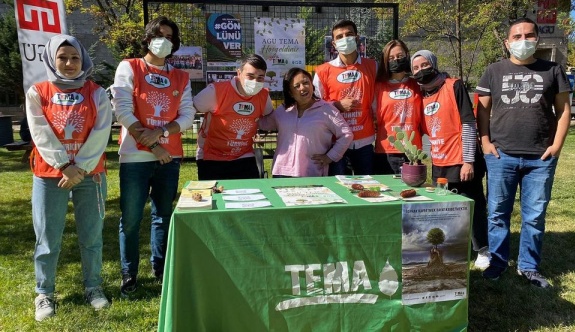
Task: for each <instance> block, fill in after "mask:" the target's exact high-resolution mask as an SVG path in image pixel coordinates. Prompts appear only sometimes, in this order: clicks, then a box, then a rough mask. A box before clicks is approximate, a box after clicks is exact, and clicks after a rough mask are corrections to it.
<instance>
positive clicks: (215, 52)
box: [206, 14, 242, 66]
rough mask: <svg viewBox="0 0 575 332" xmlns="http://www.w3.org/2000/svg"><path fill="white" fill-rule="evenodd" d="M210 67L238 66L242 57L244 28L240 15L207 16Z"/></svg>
mask: <svg viewBox="0 0 575 332" xmlns="http://www.w3.org/2000/svg"><path fill="white" fill-rule="evenodd" d="M206 18H207V21H206V39H207V57H208V59H207V60H208V66H236V65H237V62H236V61H237V60H239V59H240V58H241V57H242V27H241V24H240V18H239V15H236V14H207V15H206Z"/></svg>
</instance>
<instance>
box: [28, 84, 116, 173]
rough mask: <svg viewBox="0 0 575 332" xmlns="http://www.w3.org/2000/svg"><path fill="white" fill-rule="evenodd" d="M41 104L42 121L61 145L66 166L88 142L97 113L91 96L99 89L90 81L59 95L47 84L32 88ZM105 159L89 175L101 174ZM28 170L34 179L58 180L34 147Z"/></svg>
mask: <svg viewBox="0 0 575 332" xmlns="http://www.w3.org/2000/svg"><path fill="white" fill-rule="evenodd" d="M34 86H35V87H36V90H37V91H38V94H39V96H40V100H41V106H42V111H43V113H44V117H45V118H46V120H47V121H48V125H50V128H52V131H53V132H54V135H56V137H57V138H58V140H59V141H60V142H61V143H62V145H63V146H64V148H65V149H66V152H67V153H68V159H69V161H70V163H72V164H73V163H74V157H75V156H76V153H78V151H79V150H80V148H81V147H82V145H83V144H84V143H85V142H86V140H87V139H88V136H89V135H90V132H91V131H92V128H93V127H94V125H95V123H96V118H97V116H98V110H97V109H96V104H95V103H94V98H93V96H94V92H95V91H96V90H97V89H98V88H100V86H98V85H97V84H96V83H94V82H92V81H86V83H85V84H84V86H83V87H81V88H79V89H74V90H66V91H62V90H60V89H59V88H58V87H56V86H55V85H53V84H51V83H50V82H42V83H38V84H35V85H34ZM104 160H105V155H104V154H102V157H100V161H99V162H98V165H97V166H96V168H95V169H94V170H93V171H92V173H91V174H95V173H100V172H104V170H105V169H104ZM31 166H32V171H33V172H34V175H36V176H37V177H48V178H58V177H62V172H61V171H60V170H58V169H55V168H54V167H52V166H50V165H49V164H48V163H47V162H46V161H45V160H44V159H43V158H42V156H41V155H40V153H38V150H37V148H36V147H34V149H33V151H32V158H31Z"/></svg>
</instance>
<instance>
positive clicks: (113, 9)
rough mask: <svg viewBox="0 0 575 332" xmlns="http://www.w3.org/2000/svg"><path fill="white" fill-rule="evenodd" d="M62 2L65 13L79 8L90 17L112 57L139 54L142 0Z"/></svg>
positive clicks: (119, 57)
mask: <svg viewBox="0 0 575 332" xmlns="http://www.w3.org/2000/svg"><path fill="white" fill-rule="evenodd" d="M65 5H66V11H67V12H68V13H71V12H73V11H75V10H79V11H80V12H82V13H87V14H90V15H91V16H92V17H93V18H94V21H95V24H94V33H95V34H97V35H99V36H100V40H101V41H102V42H103V43H104V44H105V45H106V46H107V47H108V48H109V49H110V51H111V53H112V55H113V56H114V57H115V58H116V60H121V59H123V58H130V57H135V56H138V55H140V50H141V46H140V38H141V36H142V35H143V33H144V24H143V17H144V15H143V7H142V6H143V5H142V0H93V1H92V0H65Z"/></svg>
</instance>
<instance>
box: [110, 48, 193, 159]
mask: <svg viewBox="0 0 575 332" xmlns="http://www.w3.org/2000/svg"><path fill="white" fill-rule="evenodd" d="M140 61H144V60H143V59H140ZM148 66H150V67H155V68H157V69H162V67H160V66H154V65H152V64H148ZM167 66H168V68H169V70H174V67H172V66H171V65H169V64H168V65H167ZM111 91H112V96H113V98H112V107H113V109H114V112H115V114H116V119H117V120H118V122H119V123H120V124H121V125H122V126H123V127H124V129H122V134H121V135H122V137H121V138H122V143H121V144H120V149H119V151H118V153H119V154H120V162H121V163H122V162H145V161H156V160H157V158H156V156H155V155H154V154H153V153H152V152H149V151H144V150H138V148H137V142H136V140H135V139H134V137H133V136H132V135H130V134H129V133H128V130H127V129H128V128H130V126H131V125H133V124H134V123H136V122H138V121H139V120H138V118H137V117H136V116H135V115H134V101H133V93H134V71H133V70H132V66H130V63H129V62H127V61H122V62H120V64H119V65H118V68H117V69H116V75H115V77H114V84H113V85H112V86H111ZM195 114H196V110H195V108H194V105H193V104H192V88H191V86H190V82H188V83H187V84H186V87H185V88H184V92H183V94H182V98H181V100H180V106H179V108H178V117H177V118H176V119H174V121H175V122H177V123H178V125H179V126H180V131H181V132H184V131H185V130H186V129H188V128H190V127H191V126H192V124H193V123H194V116H195Z"/></svg>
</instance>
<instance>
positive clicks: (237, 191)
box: [222, 189, 262, 195]
mask: <svg viewBox="0 0 575 332" xmlns="http://www.w3.org/2000/svg"><path fill="white" fill-rule="evenodd" d="M261 192H262V191H261V190H259V189H230V190H227V189H225V190H224V192H223V193H222V194H224V195H250V194H257V193H261Z"/></svg>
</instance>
